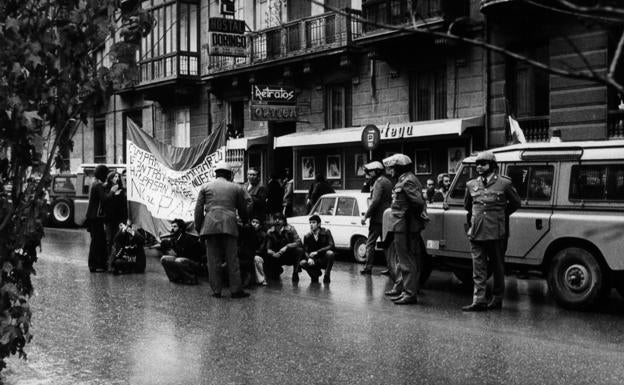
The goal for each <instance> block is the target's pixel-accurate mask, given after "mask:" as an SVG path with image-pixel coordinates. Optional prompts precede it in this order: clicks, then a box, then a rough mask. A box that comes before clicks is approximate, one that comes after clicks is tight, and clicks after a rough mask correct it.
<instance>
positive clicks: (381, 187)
mask: <svg viewBox="0 0 624 385" xmlns="http://www.w3.org/2000/svg"><path fill="white" fill-rule="evenodd" d="M364 172H365V173H366V176H367V178H368V180H369V183H370V184H371V185H372V189H371V191H370V203H369V204H368V210H366V214H364V218H362V225H365V224H366V220H367V219H368V221H369V222H368V239H367V240H366V265H365V266H364V269H363V270H361V271H360V273H361V274H372V272H373V262H374V261H375V243H376V242H377V239H378V238H379V237H380V236H381V230H382V223H383V213H384V211H386V209H387V208H388V207H390V204H391V203H392V182H391V181H390V179H388V177H386V175H385V168H384V166H383V164H381V162H378V161H374V162H370V163H368V164H366V165H364ZM386 263H387V261H386Z"/></svg>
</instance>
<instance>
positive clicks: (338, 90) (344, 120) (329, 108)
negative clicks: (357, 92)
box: [325, 84, 352, 128]
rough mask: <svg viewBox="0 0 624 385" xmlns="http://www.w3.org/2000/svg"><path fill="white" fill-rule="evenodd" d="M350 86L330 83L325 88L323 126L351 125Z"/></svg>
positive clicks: (338, 126)
mask: <svg viewBox="0 0 624 385" xmlns="http://www.w3.org/2000/svg"><path fill="white" fill-rule="evenodd" d="M351 103H352V102H351V86H350V85H344V84H339V85H330V86H327V87H326V88H325V128H340V127H349V126H351Z"/></svg>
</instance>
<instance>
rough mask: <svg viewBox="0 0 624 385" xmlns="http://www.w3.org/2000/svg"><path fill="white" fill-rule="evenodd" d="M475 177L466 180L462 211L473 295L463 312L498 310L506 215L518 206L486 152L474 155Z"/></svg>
mask: <svg viewBox="0 0 624 385" xmlns="http://www.w3.org/2000/svg"><path fill="white" fill-rule="evenodd" d="M476 167H477V174H479V176H478V177H477V178H475V179H472V180H470V181H468V183H467V184H466V195H465V197H464V208H465V209H466V210H467V211H468V222H469V224H470V227H469V229H468V238H469V239H470V245H471V252H472V278H473V280H474V295H473V300H472V304H470V305H468V306H464V307H463V308H462V310H463V311H484V310H496V309H501V308H502V306H503V292H504V290H505V266H504V263H505V250H506V249H507V238H508V237H509V216H510V215H511V214H512V213H513V212H514V211H516V210H517V209H518V208H519V207H520V196H519V195H518V193H517V192H516V189H515V188H514V187H513V185H512V183H511V179H509V178H507V177H506V176H502V175H499V174H498V172H497V170H498V166H497V163H496V157H495V156H494V153H492V152H490V151H483V152H481V153H479V154H478V155H477V159H476ZM488 263H489V264H490V266H491V267H492V272H493V275H494V287H493V290H492V299H491V300H490V302H487V299H486V296H485V290H486V281H487V273H488Z"/></svg>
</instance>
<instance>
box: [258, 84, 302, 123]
mask: <svg viewBox="0 0 624 385" xmlns="http://www.w3.org/2000/svg"><path fill="white" fill-rule="evenodd" d="M249 106H250V107H249V108H250V112H251V120H269V121H282V122H285V121H296V120H297V97H296V96H295V89H294V87H288V86H268V85H255V84H254V85H252V86H251V103H250V104H249Z"/></svg>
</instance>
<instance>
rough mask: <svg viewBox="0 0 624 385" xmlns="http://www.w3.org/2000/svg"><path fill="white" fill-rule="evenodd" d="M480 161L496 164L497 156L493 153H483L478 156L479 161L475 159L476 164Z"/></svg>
mask: <svg viewBox="0 0 624 385" xmlns="http://www.w3.org/2000/svg"><path fill="white" fill-rule="evenodd" d="M479 161H486V162H490V163H492V162H496V156H495V155H494V153H493V152H492V151H481V152H480V153H479V154H478V155H477V159H475V162H479Z"/></svg>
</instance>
